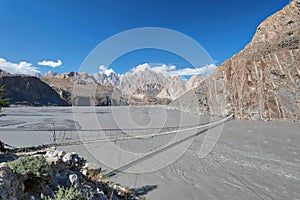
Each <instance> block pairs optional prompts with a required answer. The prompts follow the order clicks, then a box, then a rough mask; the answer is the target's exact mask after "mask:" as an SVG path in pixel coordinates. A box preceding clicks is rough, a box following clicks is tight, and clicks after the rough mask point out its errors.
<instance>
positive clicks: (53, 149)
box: [45, 147, 59, 157]
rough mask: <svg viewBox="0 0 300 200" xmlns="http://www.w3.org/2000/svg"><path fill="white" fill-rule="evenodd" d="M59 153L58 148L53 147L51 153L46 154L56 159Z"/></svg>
mask: <svg viewBox="0 0 300 200" xmlns="http://www.w3.org/2000/svg"><path fill="white" fill-rule="evenodd" d="M58 153H59V151H58V150H56V147H52V148H51V150H50V151H47V152H46V155H45V156H46V157H55V156H57V154H58Z"/></svg>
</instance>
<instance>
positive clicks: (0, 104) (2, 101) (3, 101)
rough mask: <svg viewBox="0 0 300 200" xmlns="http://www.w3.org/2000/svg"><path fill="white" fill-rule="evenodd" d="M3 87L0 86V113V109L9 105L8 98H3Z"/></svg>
mask: <svg viewBox="0 0 300 200" xmlns="http://www.w3.org/2000/svg"><path fill="white" fill-rule="evenodd" d="M3 92H4V87H3V86H0V112H1V109H2V107H4V106H7V105H8V103H9V100H10V99H9V98H3Z"/></svg>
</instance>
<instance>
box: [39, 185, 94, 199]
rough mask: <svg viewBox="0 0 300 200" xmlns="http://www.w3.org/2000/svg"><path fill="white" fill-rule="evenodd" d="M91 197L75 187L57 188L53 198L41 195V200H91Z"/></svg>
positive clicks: (86, 192)
mask: <svg viewBox="0 0 300 200" xmlns="http://www.w3.org/2000/svg"><path fill="white" fill-rule="evenodd" d="M91 199H92V197H91V195H90V193H89V192H88V191H81V190H79V189H77V188H75V187H69V188H64V187H59V188H58V190H57V191H56V192H55V194H54V197H53V198H52V197H50V196H44V195H43V194H42V195H41V200H91Z"/></svg>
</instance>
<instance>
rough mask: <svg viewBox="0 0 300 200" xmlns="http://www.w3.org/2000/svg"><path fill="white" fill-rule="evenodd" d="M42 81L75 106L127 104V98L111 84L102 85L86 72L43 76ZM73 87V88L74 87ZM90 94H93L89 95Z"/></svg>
mask: <svg viewBox="0 0 300 200" xmlns="http://www.w3.org/2000/svg"><path fill="white" fill-rule="evenodd" d="M41 80H42V81H44V82H45V83H47V84H48V85H50V86H51V87H52V88H53V89H55V91H56V92H57V93H58V94H59V96H60V97H61V98H62V99H64V100H65V101H66V102H68V104H69V105H76V106H112V105H114V106H118V105H127V99H126V98H124V97H123V95H122V94H121V92H120V91H119V90H118V89H116V88H115V87H113V86H104V85H100V84H97V83H96V80H95V79H94V78H93V77H92V76H89V75H88V74H87V73H78V72H70V73H64V74H59V75H57V76H55V77H51V76H44V77H42V78H41ZM74 87H75V88H74ZM91 94H94V95H93V96H91Z"/></svg>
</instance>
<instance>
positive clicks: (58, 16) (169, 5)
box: [0, 0, 289, 73]
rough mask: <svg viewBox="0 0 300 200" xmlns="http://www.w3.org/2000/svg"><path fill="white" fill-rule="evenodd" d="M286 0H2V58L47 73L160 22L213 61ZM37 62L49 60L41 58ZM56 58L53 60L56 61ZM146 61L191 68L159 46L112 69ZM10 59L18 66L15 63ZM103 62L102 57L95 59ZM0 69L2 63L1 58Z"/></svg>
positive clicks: (73, 67) (72, 66)
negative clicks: (114, 38)
mask: <svg viewBox="0 0 300 200" xmlns="http://www.w3.org/2000/svg"><path fill="white" fill-rule="evenodd" d="M288 3H289V0H276V1H274V0H260V1H258V0H252V1H242V0H231V1H224V0H215V1H210V0H173V1H171V0H169V1H166V0H151V1H150V0H126V1H125V0H95V1H93V0H64V1H60V0H52V1H44V0H27V1H23V0H19V1H16V0H1V1H0V27H1V29H0V59H1V60H0V64H1V63H2V64H3V63H4V64H6V65H8V64H12V65H11V66H12V67H20V62H21V61H24V62H23V63H22V66H25V68H26V67H27V68H28V67H29V68H30V67H35V68H36V70H37V71H40V72H41V73H45V72H46V71H48V70H50V69H52V70H54V71H58V72H64V71H78V69H79V67H80V65H81V63H82V62H83V60H84V59H85V57H86V56H87V55H88V54H89V52H90V51H91V50H92V49H93V48H94V47H96V46H97V45H98V44H99V43H100V42H102V41H103V40H105V39H107V38H109V37H111V36H113V35H115V34H118V33H120V32H122V31H126V30H128V29H133V28H139V27H149V26H150V27H164V28H169V29H173V30H176V31H179V32H182V33H184V34H186V35H188V36H189V37H191V38H193V39H194V40H196V41H197V42H198V43H200V44H201V45H202V46H203V47H204V48H205V50H206V51H207V52H208V53H209V54H210V56H211V57H212V58H213V60H216V61H217V62H216V64H217V65H220V64H221V63H222V62H223V61H225V60H226V59H228V58H230V57H231V56H232V55H234V54H235V53H237V52H238V51H240V50H241V49H243V48H244V46H245V45H246V44H247V43H248V42H250V40H251V38H252V36H253V34H254V33H255V30H256V27H257V26H258V25H259V23H261V22H262V21H263V20H264V19H265V18H266V17H268V16H270V15H271V14H273V13H274V12H276V11H278V10H280V9H281V8H282V7H284V6H285V5H286V4H288ZM42 61H54V62H52V63H51V62H50V63H49V62H48V63H45V62H44V64H45V65H46V64H49V65H52V66H53V67H54V66H55V65H59V64H60V61H61V66H63V67H61V66H58V67H56V68H55V69H54V68H53V67H49V66H42V65H39V64H38V62H40V64H43V63H42ZM56 63H57V64H56ZM143 63H161V64H163V63H164V64H167V65H176V67H177V68H184V67H189V66H188V65H189V63H187V62H186V61H185V60H183V59H181V58H179V57H176V56H175V55H173V56H172V55H170V54H168V53H166V52H159V51H149V50H148V51H136V52H133V53H130V54H128V56H122V58H120V59H118V60H117V61H116V62H114V63H113V64H112V65H111V66H109V68H111V67H112V68H113V69H114V70H115V71H116V72H117V73H124V72H126V71H128V70H129V69H131V68H133V67H135V66H137V65H138V64H143ZM13 64H15V65H13ZM100 64H101V63H99V65H100ZM0 68H1V65H0Z"/></svg>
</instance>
